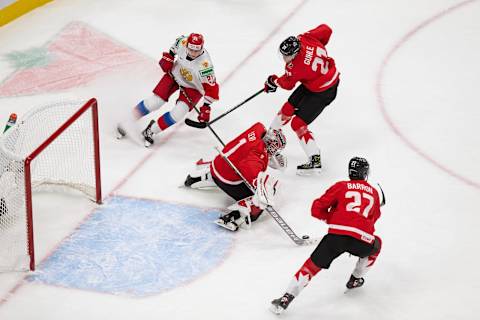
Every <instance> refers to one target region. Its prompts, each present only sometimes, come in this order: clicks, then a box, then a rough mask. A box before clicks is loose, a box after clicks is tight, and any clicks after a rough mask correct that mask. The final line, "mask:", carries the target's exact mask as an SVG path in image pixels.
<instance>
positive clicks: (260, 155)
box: [185, 122, 286, 231]
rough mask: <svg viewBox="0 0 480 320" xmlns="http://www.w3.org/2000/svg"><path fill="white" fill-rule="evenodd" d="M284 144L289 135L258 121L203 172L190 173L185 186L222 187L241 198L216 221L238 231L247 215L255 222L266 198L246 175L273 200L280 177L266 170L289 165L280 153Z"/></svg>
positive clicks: (237, 198)
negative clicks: (266, 127) (258, 192)
mask: <svg viewBox="0 0 480 320" xmlns="http://www.w3.org/2000/svg"><path fill="white" fill-rule="evenodd" d="M284 147H285V136H284V135H283V133H282V132H281V131H278V130H271V131H269V132H267V130H266V129H265V126H264V125H263V124H261V123H260V122H257V123H255V124H254V125H253V126H252V127H250V128H249V129H247V130H246V131H245V132H243V133H241V134H240V135H239V136H238V137H236V138H235V139H233V140H232V141H230V142H229V143H227V144H226V145H225V147H224V148H223V150H222V154H219V155H218V156H216V157H215V159H214V160H213V161H212V162H211V164H210V167H208V168H207V169H206V170H204V171H203V172H197V173H191V174H189V175H188V176H187V179H186V180H185V186H187V187H191V188H204V187H212V186H218V187H219V188H220V189H221V190H223V191H224V192H225V193H226V194H227V195H229V196H230V197H232V198H233V199H234V200H235V201H237V202H236V203H235V204H234V205H232V206H230V207H229V209H231V210H232V211H231V212H229V213H228V214H226V215H223V216H222V217H220V219H219V220H217V221H216V223H217V224H218V225H220V226H222V227H225V228H227V229H230V230H232V231H236V230H237V229H238V227H239V226H240V225H241V224H243V223H244V222H245V221H246V219H245V218H246V217H250V220H251V221H255V220H257V219H258V217H259V216H260V214H261V213H262V211H263V210H262V209H263V208H264V205H265V203H264V202H262V197H258V196H257V194H256V193H255V194H254V192H252V190H251V189H250V188H249V187H248V186H247V185H246V183H245V182H244V180H243V178H244V179H245V180H246V181H247V182H248V183H249V184H250V185H251V186H253V187H257V189H258V187H259V186H260V185H261V186H262V187H263V189H264V190H267V193H268V194H269V197H270V199H268V200H269V201H272V197H273V195H274V193H275V189H276V184H277V180H275V179H274V178H273V177H271V176H270V175H268V174H266V172H265V171H266V170H267V166H270V167H273V168H275V169H280V168H282V167H285V166H286V163H285V159H284V158H283V156H282V155H281V153H280V151H281V150H282V149H283V148H284ZM223 156H225V157H226V158H227V159H228V160H229V161H230V162H231V164H232V165H233V166H234V167H235V168H236V169H237V170H238V171H239V172H240V174H241V175H242V176H243V178H242V177H240V176H239V175H238V174H237V173H236V172H235V170H234V169H233V168H232V167H231V165H230V164H229V163H227V161H226V160H225V159H224V158H223ZM269 204H271V202H270V203H269ZM247 222H248V221H247Z"/></svg>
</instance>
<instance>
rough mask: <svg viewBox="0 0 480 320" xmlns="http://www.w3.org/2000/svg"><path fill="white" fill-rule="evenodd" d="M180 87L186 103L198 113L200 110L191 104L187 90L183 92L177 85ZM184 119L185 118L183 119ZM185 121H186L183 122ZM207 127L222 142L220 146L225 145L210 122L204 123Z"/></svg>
mask: <svg viewBox="0 0 480 320" xmlns="http://www.w3.org/2000/svg"><path fill="white" fill-rule="evenodd" d="M179 88H180V92H181V93H182V94H183V95H184V97H185V98H186V99H187V101H188V104H190V106H191V107H193V109H195V111H196V112H197V113H198V114H200V110H198V108H197V106H196V105H195V104H193V101H192V99H190V97H189V96H188V94H187V92H185V89H183V87H181V86H179ZM185 120H186V119H185ZM185 123H186V122H185ZM205 125H206V126H207V127H208V129H210V131H211V132H212V133H213V135H214V136H215V138H217V140H218V141H219V142H220V143H221V144H222V146H224V147H225V143H223V141H222V139H220V137H219V136H218V135H217V133H216V132H215V130H213V129H212V127H210V124H208V123H206V124H205Z"/></svg>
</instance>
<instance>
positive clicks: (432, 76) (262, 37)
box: [0, 0, 480, 320]
mask: <svg viewBox="0 0 480 320" xmlns="http://www.w3.org/2000/svg"><path fill="white" fill-rule="evenodd" d="M455 6H458V7H455ZM296 8H297V9H298V10H297V12H295V14H293V15H292V13H293V12H294V11H295V9H296ZM479 18H480V3H479V1H459V0H455V1H454V0H438V1H428V0H423V1H422V0H420V1H419V0H417V1H411V0H407V1H392V0H384V1H379V0H377V1H375V0H365V1H351V0H342V1H320V0H310V1H300V0H295V1H294V0H283V1H274V0H262V1H260V0H257V1H254V0H243V1H242V0H224V1H215V0H197V1H194V0H189V1H187V0H180V1H148V0H138V1H119V0H118V1H113V0H104V1H94V0H82V1H80V0H69V1H67V0H57V1H54V2H52V3H49V4H47V5H45V6H43V7H41V8H39V9H37V10H35V11H34V12H31V13H29V14H27V15H25V16H23V17H21V18H20V19H18V20H16V21H14V22H12V23H10V24H8V25H6V26H4V27H2V28H1V29H0V43H1V46H0V55H4V54H6V53H9V52H11V51H22V50H26V49H29V48H32V47H39V46H43V45H44V44H45V43H46V42H48V41H49V40H50V39H51V38H52V37H54V36H55V34H57V33H58V32H59V31H60V30H61V29H62V28H63V27H64V26H65V25H67V24H68V23H69V22H71V21H82V22H85V23H87V24H88V25H90V26H92V27H93V28H95V29H97V30H99V31H101V32H103V33H105V34H107V35H108V36H110V37H112V38H114V39H116V40H117V41H119V42H121V43H123V44H125V45H128V46H130V47H131V48H133V49H135V50H137V51H139V52H141V53H143V54H145V55H146V56H148V57H150V58H151V59H152V68H151V69H142V70H119V71H118V72H117V73H116V74H115V75H113V76H112V75H110V76H108V77H103V78H99V79H97V80H96V81H94V83H92V84H90V85H88V86H86V87H82V88H78V89H75V90H69V91H66V92H65V91H64V92H58V93H55V94H45V95H34V96H27V97H16V98H2V99H0V123H4V122H5V121H6V119H7V118H8V115H9V114H10V113H11V112H17V113H18V114H19V115H21V114H23V113H24V112H25V111H26V110H28V109H29V108H30V107H31V106H33V105H39V104H42V103H43V102H45V101H49V102H50V101H52V100H56V99H60V98H65V97H69V96H87V97H91V96H95V97H97V98H98V100H99V104H100V108H101V109H100V110H101V111H100V113H101V123H100V126H101V128H100V129H101V145H102V164H103V166H102V179H103V190H104V194H105V196H106V197H107V196H108V195H109V194H113V193H115V194H120V195H125V196H132V197H140V198H147V199H158V200H162V201H170V202H177V203H185V204H192V205H195V206H200V207H208V208H212V207H216V208H222V207H225V206H226V205H228V204H230V200H229V199H228V198H226V197H225V196H223V195H222V194H220V193H206V192H193V191H189V190H185V189H179V188H177V187H178V185H179V184H181V183H182V181H183V180H184V178H185V176H186V174H187V172H188V171H189V170H190V169H191V168H192V166H193V163H194V161H196V160H197V159H198V158H200V157H205V156H207V155H211V154H213V149H212V147H213V146H214V145H215V143H216V141H215V140H214V138H213V136H212V135H211V134H210V133H209V131H208V130H203V131H194V130H195V129H193V128H189V127H186V126H185V125H181V126H178V127H176V128H174V129H171V130H170V132H168V133H166V134H165V135H164V136H163V137H159V138H158V139H157V143H156V145H155V148H153V149H151V150H146V149H144V148H141V147H138V146H136V145H134V144H133V143H131V142H129V141H128V140H125V141H121V142H118V141H116V140H115V139H114V137H113V128H114V125H115V123H116V122H117V120H118V119H119V118H120V117H121V115H122V113H126V112H127V111H128V110H129V109H130V108H132V106H133V105H135V104H136V103H137V102H138V100H139V99H141V98H143V97H145V96H146V95H148V94H149V93H150V90H151V89H152V88H153V86H154V85H155V84H156V81H157V79H158V76H159V74H160V72H159V69H158V67H156V64H155V63H154V62H155V60H156V59H157V58H158V57H159V56H160V54H161V52H162V51H163V50H165V49H167V48H168V46H169V45H170V44H171V42H172V41H173V40H174V39H175V37H176V36H177V35H179V34H182V33H189V32H193V31H195V32H201V33H203V34H204V35H205V38H206V46H207V48H208V50H209V52H210V54H211V56H212V59H213V61H214V64H215V68H216V72H217V77H218V80H219V81H220V83H221V101H220V102H218V103H217V104H216V105H214V111H213V116H215V115H218V114H220V113H222V112H224V111H225V110H226V109H227V108H229V107H231V106H234V105H235V104H237V103H239V102H240V101H242V100H243V99H244V98H246V97H247V96H249V95H250V94H253V93H254V92H255V91H257V90H258V89H259V88H261V87H262V85H263V81H264V80H265V78H266V76H268V75H269V74H271V73H277V74H278V73H281V72H282V67H283V66H282V64H281V62H280V60H279V59H278V57H277V53H276V51H277V46H278V43H279V41H281V40H282V39H283V38H285V37H286V36H288V35H290V34H298V33H301V32H303V31H306V30H307V29H309V28H312V27H314V26H316V25H317V24H319V23H323V22H325V23H328V24H329V25H330V26H331V27H332V28H333V30H334V33H333V35H332V38H331V40H330V43H329V45H328V47H327V48H328V51H329V53H330V55H332V56H333V57H334V58H335V59H336V62H337V65H338V68H339V70H340V72H341V73H342V74H341V84H340V88H339V93H338V97H337V99H336V100H335V102H334V103H333V104H332V106H330V107H328V108H327V109H326V110H325V112H324V113H322V115H321V116H320V117H319V118H318V119H317V120H316V121H315V122H314V123H313V125H312V126H311V128H312V130H313V132H314V133H315V135H316V137H317V141H318V143H319V144H320V147H321V149H322V156H323V163H324V167H325V169H324V172H323V174H322V175H321V176H319V177H298V176H296V175H295V170H294V168H295V166H296V164H297V163H299V162H302V161H304V156H303V152H302V150H301V149H300V146H299V145H298V143H297V141H296V137H295V135H294V134H293V133H292V132H291V130H290V129H289V128H286V130H285V131H286V134H287V139H288V141H289V144H288V146H287V149H286V155H287V156H288V157H289V163H290V167H289V168H288V170H287V172H286V173H284V174H282V175H281V181H282V188H283V190H282V194H283V198H282V201H281V203H280V205H279V207H278V210H279V212H280V213H281V214H282V216H283V217H284V219H285V220H287V222H288V223H289V224H290V225H291V227H292V228H293V229H295V230H296V231H297V232H298V233H300V234H303V233H309V234H311V235H317V236H321V235H323V234H324V232H325V231H326V228H325V226H324V225H323V224H322V223H321V222H319V221H315V220H314V219H313V218H311V217H310V215H309V208H310V205H311V202H312V200H313V199H314V198H315V197H317V196H319V195H320V194H321V193H322V192H323V191H324V190H325V189H326V188H327V187H328V186H329V185H331V184H332V183H333V182H335V181H336V180H339V179H344V178H345V175H346V169H345V167H346V163H347V161H348V159H349V158H350V157H351V156H354V155H363V156H365V157H367V158H368V159H369V160H370V162H371V167H372V171H373V172H372V175H373V177H372V178H375V179H376V180H378V181H380V182H382V186H383V188H384V189H385V192H386V196H387V205H386V206H385V207H384V209H383V217H382V218H381V220H380V221H379V222H378V224H377V230H378V234H379V235H380V236H381V237H382V239H383V241H384V247H383V250H382V253H381V255H380V257H379V259H378V261H377V264H376V265H375V267H374V269H373V270H372V271H371V272H370V273H369V274H368V277H367V282H366V285H365V288H363V289H362V290H361V291H360V290H359V291H358V292H354V293H352V294H349V295H344V294H343V289H344V285H345V282H346V280H347V278H348V276H349V274H350V272H351V271H352V269H353V265H354V262H355V260H354V259H353V258H349V257H347V256H343V257H341V258H340V259H338V260H337V261H336V262H335V263H334V264H333V265H332V267H331V269H330V270H328V271H322V272H320V273H319V274H318V275H317V276H316V277H315V279H314V280H313V281H312V283H311V284H310V286H309V287H308V288H306V289H305V290H304V291H303V292H302V294H301V296H299V297H298V299H296V300H295V301H294V303H293V304H292V305H291V307H290V308H289V310H288V312H287V313H286V314H285V315H284V316H282V317H284V318H288V319H317V318H318V319H369V320H371V319H435V320H438V319H477V318H478V314H480V304H479V302H480V299H479V298H478V292H479V289H480V272H478V265H479V262H480V259H479V258H478V253H477V252H478V250H477V248H478V246H477V243H478V241H479V240H478V236H477V234H478V226H480V217H479V214H478V205H477V204H476V203H477V202H478V198H477V197H478V196H479V191H480V171H479V170H478V166H477V165H476V164H478V163H479V161H480V151H479V146H480V129H479V126H478V123H479V122H480V109H479V108H478V106H477V104H478V102H477V101H478V83H480V81H479V80H480V79H479V78H480V76H479V74H480V65H479V64H478V61H477V59H478V50H479V48H480V45H479V43H478V39H480V25H479V23H478V20H479ZM12 72H13V70H12V69H11V67H10V66H9V65H8V63H7V62H6V61H5V60H0V79H4V78H6V77H7V76H8V75H9V74H11V73H12ZM132 74H134V75H135V77H132V76H130V75H132ZM287 97H288V92H285V91H281V90H279V92H278V93H276V94H272V95H265V94H264V95H260V96H259V97H257V98H255V99H254V100H252V101H251V102H249V103H248V104H246V105H245V106H243V107H242V108H241V109H239V110H237V111H235V112H234V113H232V114H231V115H229V116H227V117H225V118H224V119H222V120H221V121H219V122H218V123H217V124H215V130H216V131H217V133H218V134H219V135H220V136H221V137H222V138H223V139H224V140H229V139H230V138H232V137H234V136H235V135H236V134H238V132H240V131H241V130H244V129H245V128H246V127H247V126H249V125H251V124H252V123H253V122H254V121H262V122H264V123H265V124H267V125H268V124H269V123H270V121H271V119H272V117H273V115H274V114H275V113H276V112H277V111H278V109H279V107H280V106H281V105H282V103H283V101H284V100H285V99H286V98H287ZM170 106H171V105H169V106H167V107H166V109H168V108H170ZM166 109H164V110H166ZM162 111H163V110H162ZM34 201H35V202H34V203H35V206H36V207H35V212H36V217H35V230H36V235H37V238H36V241H37V257H38V259H39V261H40V260H41V259H42V258H44V257H46V256H47V255H48V254H49V253H50V252H52V250H54V248H55V247H56V246H58V245H59V244H60V243H61V241H62V239H64V238H65V237H66V236H68V235H69V234H71V233H72V232H73V231H74V229H75V228H76V227H77V226H78V225H79V224H80V223H81V221H82V219H84V218H85V217H86V216H87V215H88V214H90V212H91V210H93V209H94V207H95V206H94V205H92V204H91V203H90V202H88V201H86V200H83V199H77V198H75V197H71V196H63V195H51V194H38V195H36V196H35V199H34ZM60 208H63V210H64V214H62V215H61V216H58V214H57V213H58V211H60V210H61V209H60ZM52 210H54V211H55V212H56V215H55V216H52V214H51V212H52ZM312 249H313V248H311V247H302V248H298V247H294V246H293V245H292V243H290V240H289V239H288V238H286V237H285V235H284V234H282V231H281V230H280V229H279V228H278V226H277V225H276V224H275V223H274V222H273V220H271V219H269V218H263V221H260V222H259V223H258V224H257V225H256V226H255V227H254V228H253V230H251V231H250V232H241V233H238V235H237V239H236V244H235V247H234V249H233V250H234V251H233V252H232V253H231V255H230V256H229V258H228V259H227V260H226V261H225V262H224V263H223V264H222V265H220V266H219V267H218V268H216V269H215V270H213V271H212V272H210V273H208V274H206V275H205V276H204V277H202V278H200V279H198V280H196V281H194V282H192V283H190V284H188V285H186V286H184V287H180V288H177V289H175V290H172V291H169V292H167V293H165V294H161V295H158V296H152V297H149V298H143V299H131V298H125V297H118V296H114V295H105V294H98V293H94V292H85V291H79V290H73V289H65V288H58V287H52V286H46V285H41V284H32V283H27V282H22V278H23V276H24V274H19V273H8V274H0V299H2V300H3V302H2V303H1V304H0V319H2V320H3V319H5V320H10V319H12V320H13V319H15V320H17V319H207V318H208V319H274V318H275V316H274V315H272V314H271V313H270V312H269V311H268V310H267V308H268V305H269V302H270V300H271V299H273V298H276V297H278V296H280V295H281V294H282V293H283V291H284V290H285V288H286V286H287V284H288V282H289V281H290V278H291V277H292V275H293V274H294V273H295V272H296V271H297V270H298V268H299V267H300V266H301V265H302V263H303V262H304V260H305V259H306V258H307V257H308V255H309V254H310V252H311V250H312ZM13 288H15V289H13Z"/></svg>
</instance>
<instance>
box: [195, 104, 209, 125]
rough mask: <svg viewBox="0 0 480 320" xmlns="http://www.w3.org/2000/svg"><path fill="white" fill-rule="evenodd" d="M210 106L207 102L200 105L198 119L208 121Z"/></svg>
mask: <svg viewBox="0 0 480 320" xmlns="http://www.w3.org/2000/svg"><path fill="white" fill-rule="evenodd" d="M210 109H211V108H210V106H209V105H208V104H206V103H205V104H204V105H203V106H201V107H200V114H199V115H198V121H200V122H208V121H210Z"/></svg>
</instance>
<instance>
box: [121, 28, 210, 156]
mask: <svg viewBox="0 0 480 320" xmlns="http://www.w3.org/2000/svg"><path fill="white" fill-rule="evenodd" d="M159 64H160V67H161V68H162V70H163V71H164V72H165V75H164V76H163V77H162V79H161V80H160V81H159V82H158V84H157V86H156V87H155V88H154V89H153V95H152V96H151V97H149V98H147V99H144V100H142V101H140V102H139V103H138V104H137V105H136V106H135V108H134V109H133V115H132V117H131V118H129V119H126V120H125V121H123V122H121V123H120V124H118V126H117V131H118V135H117V137H118V138H123V137H124V136H125V135H127V133H129V131H130V132H131V134H135V131H136V130H135V122H136V121H137V120H138V119H140V118H142V117H144V116H146V115H148V114H149V113H151V112H152V111H155V110H157V109H159V108H160V107H161V106H163V105H164V104H165V103H166V102H167V101H168V100H169V98H170V96H171V95H172V94H173V93H175V92H176V91H177V90H178V89H179V87H182V92H181V93H180V95H179V97H178V99H177V101H176V104H175V106H174V107H173V109H172V110H171V111H169V112H166V113H164V114H163V115H162V116H161V117H160V118H158V119H157V121H155V120H151V121H150V123H149V124H148V126H147V127H146V128H145V129H144V130H143V131H142V133H141V135H142V137H143V139H144V140H145V146H146V147H149V146H150V145H152V144H153V143H154V140H153V136H154V135H155V134H157V133H159V132H160V131H164V130H166V129H168V128H169V127H170V126H172V125H174V124H175V123H177V122H178V121H180V120H182V119H183V118H184V117H185V115H186V114H187V113H188V112H189V111H191V110H192V109H193V107H194V106H195V105H196V104H197V103H198V102H199V101H200V100H201V99H203V106H201V107H200V114H199V115H198V121H200V122H208V121H209V120H210V105H211V104H212V103H213V102H215V101H217V100H218V99H219V95H218V94H219V87H218V84H217V82H216V79H215V73H214V71H213V64H212V61H211V59H210V55H209V54H208V52H207V50H205V48H204V39H203V36H202V35H201V34H198V33H192V34H190V35H189V36H188V37H186V36H181V37H179V38H177V40H176V41H175V43H174V44H173V45H172V46H171V48H170V50H169V52H164V53H163V56H162V59H161V60H160V61H159Z"/></svg>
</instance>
